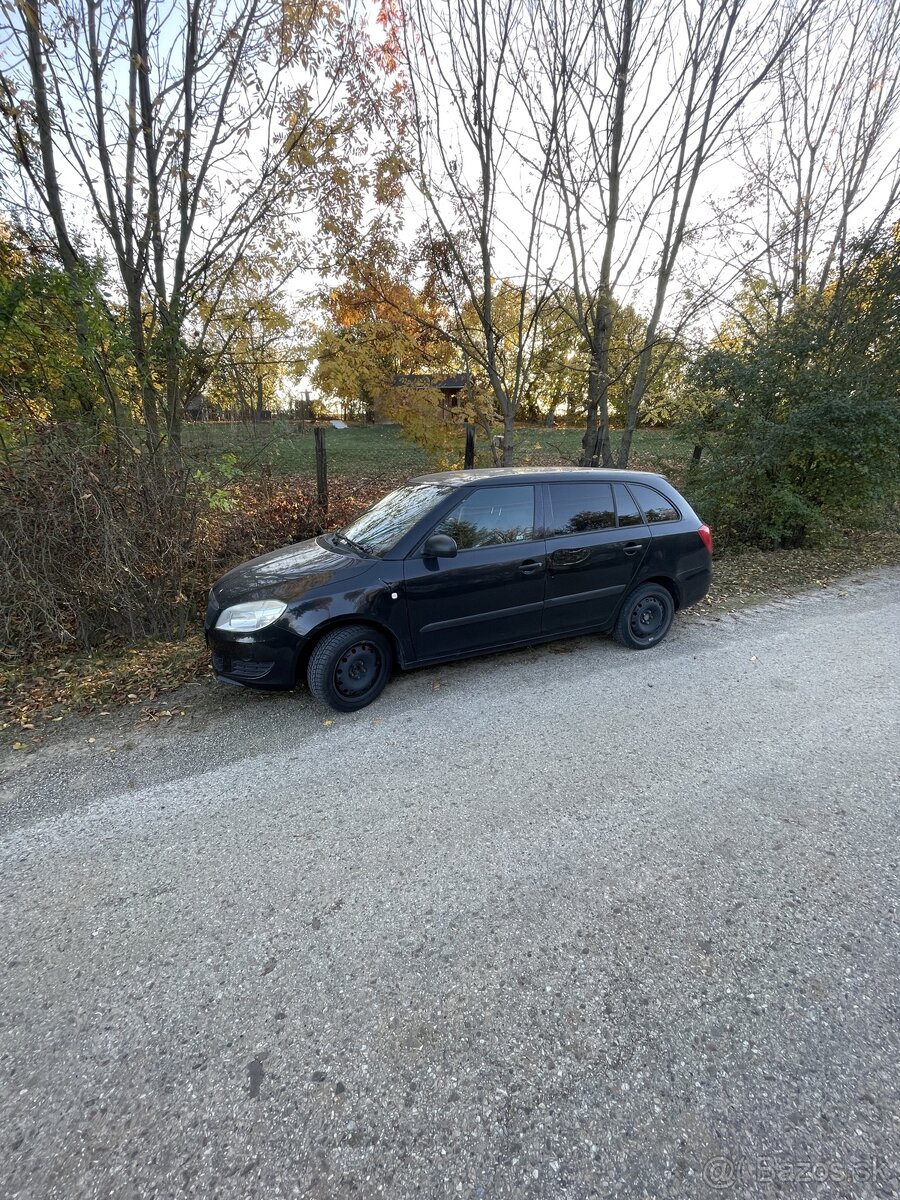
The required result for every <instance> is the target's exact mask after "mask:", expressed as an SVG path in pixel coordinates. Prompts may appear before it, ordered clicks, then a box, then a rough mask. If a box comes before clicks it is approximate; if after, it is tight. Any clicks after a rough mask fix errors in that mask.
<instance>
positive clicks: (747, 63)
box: [523, 0, 816, 466]
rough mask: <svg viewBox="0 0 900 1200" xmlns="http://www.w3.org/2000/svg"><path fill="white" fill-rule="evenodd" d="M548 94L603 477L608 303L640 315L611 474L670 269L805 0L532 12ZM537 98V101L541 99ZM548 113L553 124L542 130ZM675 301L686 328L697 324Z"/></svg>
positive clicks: (651, 364)
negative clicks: (639, 339) (713, 172)
mask: <svg viewBox="0 0 900 1200" xmlns="http://www.w3.org/2000/svg"><path fill="white" fill-rule="evenodd" d="M532 2H533V12H534V20H535V22H536V23H537V24H538V25H539V27H540V29H541V39H542V43H543V45H544V47H545V54H544V61H545V64H546V67H545V69H546V72H547V82H546V83H545V86H544V89H543V91H541V90H538V91H537V92H534V91H532V93H531V96H530V99H529V98H528V96H526V95H525V94H524V93H523V99H525V100H526V102H527V103H529V104H530V105H531V106H532V108H534V107H535V106H537V108H538V109H541V108H543V110H544V127H545V130H546V136H547V137H548V138H549V142H548V144H549V146H550V148H551V151H552V163H553V172H552V182H553V185H554V187H555V189H556V191H557V193H558V196H559V199H560V204H561V209H562V213H563V231H564V235H565V239H566V243H567V246H568V258H569V265H570V277H569V281H568V282H569V286H570V288H571V295H572V296H573V297H574V303H573V305H572V310H571V312H572V319H573V321H574V322H575V324H576V326H577V328H578V330H579V332H580V334H581V336H582V338H583V341H584V345H585V350H586V352H587V354H588V355H589V362H590V365H589V371H588V385H587V420H586V426H585V435H584V439H583V452H582V462H583V463H584V464H595V465H596V464H597V463H598V462H602V463H603V464H604V465H611V464H612V462H613V453H612V448H611V445H610V440H609V405H608V395H609V383H610V361H609V345H610V337H611V333H612V325H613V321H614V319H615V309H616V303H618V304H622V305H624V304H630V305H631V306H633V307H634V308H635V309H637V310H639V311H644V312H646V314H647V316H646V324H645V331H644V337H643V345H642V346H641V348H640V350H639V352H638V354H637V359H636V363H635V369H634V382H633V385H632V390H631V395H630V398H629V401H628V404H627V408H626V414H625V428H624V431H623V434H622V440H621V444H620V447H619V453H618V463H619V465H620V466H625V465H627V463H628V459H629V455H630V452H631V443H632V437H633V434H634V430H635V427H636V425H637V422H638V418H639V414H640V410H641V405H642V402H643V401H644V398H645V396H646V394H647V390H648V387H649V386H650V384H651V382H652V379H653V375H654V373H655V372H656V371H657V370H659V369H661V368H662V366H663V365H664V361H665V353H666V350H665V348H666V346H669V345H671V344H673V338H672V332H673V331H672V330H671V328H670V329H668V330H667V329H665V328H664V319H665V317H666V313H667V306H669V303H670V292H671V285H672V282H673V278H674V277H675V271H676V266H677V264H678V262H679V258H680V257H681V256H682V255H683V253H684V251H685V249H686V247H687V246H689V245H691V244H692V243H696V241H697V239H698V236H699V232H700V231H699V228H698V226H699V224H700V223H701V222H702V220H703V219H704V216H706V215H707V213H706V212H704V198H703V195H702V188H701V181H702V179H703V178H704V173H705V172H707V171H708V170H709V169H710V168H711V167H713V166H714V165H715V164H716V163H717V161H719V160H720V159H721V158H722V157H723V156H724V155H725V154H726V153H728V152H729V150H730V146H731V140H732V138H733V136H734V134H735V130H736V124H737V117H738V114H739V113H740V112H741V110H742V109H743V108H744V106H745V105H746V104H747V102H748V100H749V99H750V97H751V96H753V95H754V93H755V92H756V91H757V90H758V89H759V88H760V87H761V85H762V84H763V83H764V82H765V81H766V80H767V79H768V78H769V77H770V76H771V74H772V72H773V70H774V68H775V67H776V65H777V64H778V62H779V61H780V60H781V58H782V57H783V55H784V54H785V52H786V50H787V48H788V47H789V46H790V45H791V44H792V42H793V41H794V39H795V38H796V37H797V35H798V33H799V32H800V31H801V30H802V28H803V27H804V24H805V22H806V21H807V19H808V15H809V11H810V8H811V7H812V5H813V4H814V3H815V2H816V0H808V2H807V0H801V3H799V4H798V5H794V6H792V7H791V8H790V9H787V8H786V7H785V6H784V5H783V4H781V3H779V2H778V0H614V2H613V3H607V2H606V0H602V2H601V0H576V2H575V3H574V4H572V3H570V2H569V0H532ZM544 96H546V97H547V98H548V99H547V100H544V99H543V97H544ZM550 112H552V113H553V120H552V122H551V121H549V120H548V119H547V116H548V115H549V113H550ZM697 291H698V289H697V286H696V280H694V281H693V283H692V284H691V285H689V286H687V287H686V288H685V289H684V293H683V297H682V299H683V301H685V304H684V306H683V311H682V314H681V320H682V321H684V320H685V319H687V317H689V316H690V315H692V313H693V312H695V311H696V296H697Z"/></svg>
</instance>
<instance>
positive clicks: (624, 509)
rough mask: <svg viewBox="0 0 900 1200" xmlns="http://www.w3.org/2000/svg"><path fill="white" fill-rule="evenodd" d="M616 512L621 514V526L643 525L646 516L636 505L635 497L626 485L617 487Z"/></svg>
mask: <svg viewBox="0 0 900 1200" xmlns="http://www.w3.org/2000/svg"><path fill="white" fill-rule="evenodd" d="M615 493H616V511H617V512H618V514H619V524H620V525H643V523H644V516H643V513H642V512H641V510H640V509H639V508H638V506H637V504H635V501H634V497H633V496H632V494H631V492H629V490H628V488H627V487H626V486H625V484H624V483H617V484H616V485H615Z"/></svg>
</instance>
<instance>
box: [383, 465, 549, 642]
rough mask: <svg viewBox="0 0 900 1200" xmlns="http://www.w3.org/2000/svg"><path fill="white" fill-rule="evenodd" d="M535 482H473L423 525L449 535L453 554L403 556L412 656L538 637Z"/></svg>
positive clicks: (540, 594)
mask: <svg viewBox="0 0 900 1200" xmlns="http://www.w3.org/2000/svg"><path fill="white" fill-rule="evenodd" d="M538 501H539V496H538V489H537V488H536V487H534V485H533V484H515V483H510V484H504V485H497V486H486V487H477V488H474V489H473V490H472V491H471V492H469V493H468V494H467V495H466V496H465V497H463V499H462V500H460V502H459V503H458V504H457V505H456V506H455V508H453V509H451V511H450V512H449V513H448V514H447V515H446V516H444V517H443V518H442V519H441V520H440V521H439V522H438V523H437V525H435V526H434V528H433V529H430V530H428V532H427V534H426V535H425V536H424V537H423V539H422V542H423V543H424V542H425V541H426V540H427V537H428V536H430V535H431V534H433V533H442V534H446V535H448V536H450V537H452V538H453V539H454V540H455V542H456V544H457V554H456V556H455V557H454V558H427V557H424V556H423V554H422V547H421V544H420V545H419V547H418V548H417V549H416V550H414V551H413V552H412V554H410V555H409V556H408V557H407V558H406V560H405V562H404V592H405V597H406V606H407V614H408V617H409V626H410V634H411V637H412V642H413V647H414V650H415V654H416V658H417V659H418V660H419V661H424V660H427V659H433V658H442V657H448V656H452V655H454V654H465V653H467V652H469V651H473V650H484V649H489V648H491V647H493V646H502V645H508V644H510V643H512V642H519V641H527V640H528V639H530V638H534V637H537V636H538V635H539V634H540V629H541V608H542V605H543V601H544V570H545V556H544V543H543V540H542V539H541V538H540V537H539V536H536V532H535V531H536V529H537V528H538V524H539V523H538V520H537V516H538V514H537V513H536V511H535V509H536V504H537V503H538Z"/></svg>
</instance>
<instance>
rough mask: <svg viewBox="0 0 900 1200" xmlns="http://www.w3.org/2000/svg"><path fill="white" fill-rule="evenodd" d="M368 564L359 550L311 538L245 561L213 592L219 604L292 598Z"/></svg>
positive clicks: (214, 587)
mask: <svg viewBox="0 0 900 1200" xmlns="http://www.w3.org/2000/svg"><path fill="white" fill-rule="evenodd" d="M367 565H368V563H367V560H365V559H362V558H360V557H359V556H358V555H356V554H352V553H346V554H345V553H343V552H342V551H340V550H337V549H332V548H331V546H330V545H329V544H327V543H326V542H325V541H324V540H323V539H320V538H311V539H310V540H309V541H307V542H295V543H294V545H292V546H282V547H281V548H280V549H279V550H270V551H269V553H268V554H261V555H260V556H259V558H251V559H250V560H249V562H245V563H241V565H240V566H239V567H234V568H233V569H232V570H231V571H229V572H228V573H227V574H225V575H223V576H222V578H221V579H220V580H218V582H217V583H216V584H214V586H213V589H212V592H213V596H215V598H216V601H217V603H218V607H219V608H225V607H226V606H227V605H229V604H240V603H241V602H243V601H245V600H263V599H269V598H270V597H275V598H276V599H278V600H285V601H288V602H290V601H291V600H296V599H297V597H298V596H302V595H304V594H305V593H306V592H309V591H312V589H313V588H318V587H322V586H324V585H327V584H330V583H332V582H334V581H335V580H338V579H350V578H352V577H353V576H354V575H358V574H359V573H360V571H363V570H365V568H366V566H367Z"/></svg>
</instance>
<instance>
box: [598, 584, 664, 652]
mask: <svg viewBox="0 0 900 1200" xmlns="http://www.w3.org/2000/svg"><path fill="white" fill-rule="evenodd" d="M674 616H675V601H674V600H673V599H672V593H671V592H670V591H669V589H668V588H667V587H664V586H663V584H661V583H645V584H642V585H641V586H640V587H637V588H635V589H634V591H633V592H632V593H631V594H630V595H629V596H627V597H626V598H625V603H624V604H623V605H622V609H621V611H620V613H619V615H618V617H617V619H616V626H615V629H614V630H613V636H614V637H615V639H616V641H617V642H621V644H622V645H623V646H627V647H628V648H629V650H649V649H650V647H651V646H655V645H656V644H657V643H658V642H661V641H662V640H663V638H664V637H665V636H666V634H667V633H668V632H669V629H670V628H671V626H672V619H673V618H674Z"/></svg>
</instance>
